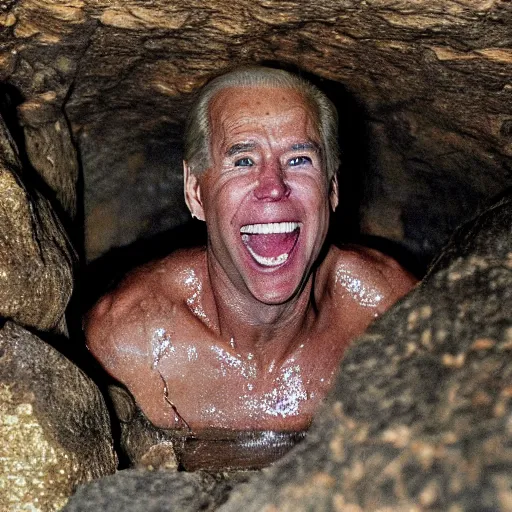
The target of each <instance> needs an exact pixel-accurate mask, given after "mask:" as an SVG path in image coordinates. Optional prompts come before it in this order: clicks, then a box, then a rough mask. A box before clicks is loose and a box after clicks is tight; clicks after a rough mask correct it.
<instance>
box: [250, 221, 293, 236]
mask: <svg viewBox="0 0 512 512" xmlns="http://www.w3.org/2000/svg"><path fill="white" fill-rule="evenodd" d="M298 227H299V223H298V222H269V223H267V224H246V225H245V226H242V227H241V228H240V233H248V234H251V235H269V234H271V233H291V232H292V231H295V230H296V229H297V228H298Z"/></svg>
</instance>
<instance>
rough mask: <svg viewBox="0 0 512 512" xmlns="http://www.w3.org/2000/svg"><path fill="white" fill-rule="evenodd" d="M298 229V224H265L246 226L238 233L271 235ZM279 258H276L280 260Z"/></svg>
mask: <svg viewBox="0 0 512 512" xmlns="http://www.w3.org/2000/svg"><path fill="white" fill-rule="evenodd" d="M298 227H299V223H298V222H269V223H266V224H246V225H245V226H242V227H241V228H240V233H248V234H250V235H270V234H273V233H291V232H292V231H295V230H296V229H297V228H298ZM280 257H281V256H278V258H280Z"/></svg>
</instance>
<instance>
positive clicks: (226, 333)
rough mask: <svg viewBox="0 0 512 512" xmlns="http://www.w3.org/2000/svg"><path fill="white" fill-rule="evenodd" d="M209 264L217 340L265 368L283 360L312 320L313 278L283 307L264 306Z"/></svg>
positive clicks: (217, 267)
mask: <svg viewBox="0 0 512 512" xmlns="http://www.w3.org/2000/svg"><path fill="white" fill-rule="evenodd" d="M212 260H213V258H208V260H207V263H208V280H209V284H210V286H209V288H210V289H211V291H212V296H211V303H212V304H211V308H212V310H214V311H216V318H217V322H216V323H217V327H218V331H219V334H220V337H221V338H222V339H223V340H224V341H225V342H226V343H227V344H229V345H231V347H234V348H235V350H236V351H237V353H239V354H241V355H244V354H249V353H251V354H252V355H253V356H255V357H256V358H257V359H258V360H259V361H260V362H261V363H262V364H264V365H270V364H272V363H273V362H278V361H282V360H284V359H285V358H286V356H287V354H289V353H290V352H291V351H293V349H294V347H295V345H297V344H298V340H299V339H300V337H299V335H300V334H301V333H303V332H305V331H306V332H307V330H309V327H310V324H311V323H312V321H313V320H314V317H315V311H314V308H313V305H312V300H311V297H312V292H313V277H312V275H310V276H309V277H308V279H307V281H306V283H305V285H304V286H303V287H302V288H301V290H300V291H299V292H298V293H297V294H296V295H295V296H294V297H293V298H291V299H290V300H289V301H287V302H286V303H283V304H265V303H262V302H260V301H258V300H256V299H255V298H254V297H253V296H252V295H251V294H250V293H249V292H248V291H247V292H246V293H243V292H242V291H240V290H239V289H238V288H237V287H236V286H234V285H233V283H232V282H231V280H230V279H229V278H228V276H227V275H226V274H225V272H224V271H223V269H222V268H219V265H218V264H216V262H215V261H212Z"/></svg>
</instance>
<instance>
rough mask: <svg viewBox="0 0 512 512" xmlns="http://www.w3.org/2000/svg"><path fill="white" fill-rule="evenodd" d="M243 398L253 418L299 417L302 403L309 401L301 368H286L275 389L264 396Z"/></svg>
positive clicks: (296, 366)
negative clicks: (265, 416) (264, 416)
mask: <svg viewBox="0 0 512 512" xmlns="http://www.w3.org/2000/svg"><path fill="white" fill-rule="evenodd" d="M242 398H243V399H244V403H245V407H246V409H247V410H248V411H249V415H250V416H251V417H253V418H258V417H260V416H261V415H262V414H264V415H268V416H273V417H278V416H280V417H281V418H287V417H289V416H296V415H298V414H299V412H300V405H301V403H302V402H303V401H305V400H307V399H308V395H307V391H306V389H305V387H304V384H303V381H302V375H301V369H300V366H299V365H295V366H292V367H287V368H284V369H283V370H282V371H281V374H280V375H279V376H278V377H277V379H276V380H275V386H274V388H273V389H272V390H270V391H268V392H267V393H265V394H264V395H263V396H258V397H253V396H252V395H244V396H243V397H242Z"/></svg>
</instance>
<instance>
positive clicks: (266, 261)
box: [246, 245, 288, 267]
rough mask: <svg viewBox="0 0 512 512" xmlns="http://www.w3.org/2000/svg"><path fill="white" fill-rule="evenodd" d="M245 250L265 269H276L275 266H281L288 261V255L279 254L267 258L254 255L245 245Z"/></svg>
mask: <svg viewBox="0 0 512 512" xmlns="http://www.w3.org/2000/svg"><path fill="white" fill-rule="evenodd" d="M246 247H247V250H248V251H249V253H250V254H251V256H252V257H253V258H254V259H255V260H256V261H257V262H258V263H259V264H260V265H264V266H265V267H276V266H277V265H281V264H282V263H284V262H285V261H286V260H287V259H288V253H286V252H285V253H284V254H280V255H279V256H275V257H271V258H267V257H265V256H260V255H259V254H256V253H255V252H254V251H253V250H252V249H251V248H250V247H249V246H248V245H246Z"/></svg>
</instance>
